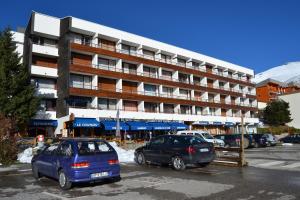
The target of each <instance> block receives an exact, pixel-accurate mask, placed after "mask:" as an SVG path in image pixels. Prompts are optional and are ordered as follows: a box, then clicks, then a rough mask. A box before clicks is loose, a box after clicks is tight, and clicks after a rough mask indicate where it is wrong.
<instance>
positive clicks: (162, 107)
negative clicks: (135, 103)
mask: <svg viewBox="0 0 300 200" xmlns="http://www.w3.org/2000/svg"><path fill="white" fill-rule="evenodd" d="M159 111H160V112H161V113H163V112H164V103H159Z"/></svg>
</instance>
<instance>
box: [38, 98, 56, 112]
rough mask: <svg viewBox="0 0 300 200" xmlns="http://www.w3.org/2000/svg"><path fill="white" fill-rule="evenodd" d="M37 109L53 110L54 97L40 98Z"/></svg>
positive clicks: (54, 107)
mask: <svg viewBox="0 0 300 200" xmlns="http://www.w3.org/2000/svg"><path fill="white" fill-rule="evenodd" d="M38 110H39V111H55V110H56V100H55V99H42V100H41V101H40V106H39V108H38Z"/></svg>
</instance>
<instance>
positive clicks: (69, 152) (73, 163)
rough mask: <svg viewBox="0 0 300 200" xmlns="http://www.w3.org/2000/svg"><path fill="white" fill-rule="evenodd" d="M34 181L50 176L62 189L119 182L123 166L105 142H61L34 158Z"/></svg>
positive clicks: (71, 140)
mask: <svg viewBox="0 0 300 200" xmlns="http://www.w3.org/2000/svg"><path fill="white" fill-rule="evenodd" d="M31 166H32V172H33V175H34V177H35V178H37V179H38V178H39V177H41V176H43V175H44V176H48V177H52V178H55V179H57V180H58V181H59V186H60V187H61V188H62V189H65V190H66V189H70V188H71V187H72V183H77V182H94V181H97V180H101V179H114V180H118V179H120V165H119V160H118V155H117V153H116V151H115V150H114V148H113V147H112V146H111V145H110V144H109V143H107V142H106V141H104V140H100V139H88V138H77V139H75V138H72V139H62V140H61V141H60V142H58V143H57V144H53V145H51V146H49V147H47V148H45V149H44V150H42V151H41V152H39V153H38V154H37V155H35V156H34V157H33V158H32V161H31Z"/></svg>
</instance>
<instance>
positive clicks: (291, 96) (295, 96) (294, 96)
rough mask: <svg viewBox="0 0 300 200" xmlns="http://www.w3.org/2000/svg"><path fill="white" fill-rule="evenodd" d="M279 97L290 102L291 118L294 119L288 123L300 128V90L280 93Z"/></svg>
mask: <svg viewBox="0 0 300 200" xmlns="http://www.w3.org/2000/svg"><path fill="white" fill-rule="evenodd" d="M278 98H279V99H281V100H283V101H285V102H287V103H289V105H290V112H291V118H292V119H293V121H291V122H290V123H288V124H287V125H288V126H292V127H295V128H300V112H299V111H300V109H299V102H300V91H299V90H298V91H294V92H289V93H285V94H282V95H279V96H278Z"/></svg>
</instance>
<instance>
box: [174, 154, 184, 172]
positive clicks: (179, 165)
mask: <svg viewBox="0 0 300 200" xmlns="http://www.w3.org/2000/svg"><path fill="white" fill-rule="evenodd" d="M172 166H173V169H175V170H178V171H179V170H184V169H185V164H184V162H183V160H182V158H180V157H179V156H175V157H173V159H172Z"/></svg>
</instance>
